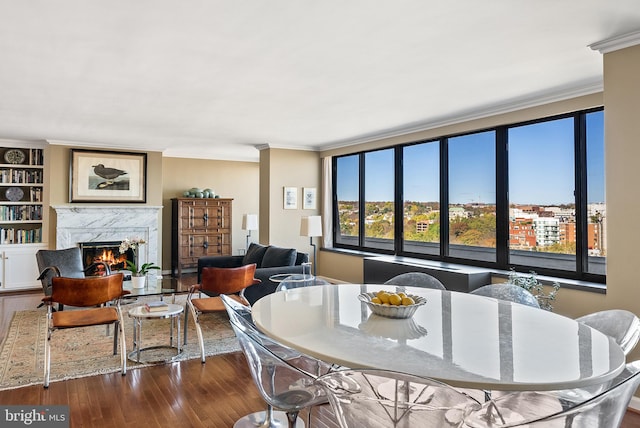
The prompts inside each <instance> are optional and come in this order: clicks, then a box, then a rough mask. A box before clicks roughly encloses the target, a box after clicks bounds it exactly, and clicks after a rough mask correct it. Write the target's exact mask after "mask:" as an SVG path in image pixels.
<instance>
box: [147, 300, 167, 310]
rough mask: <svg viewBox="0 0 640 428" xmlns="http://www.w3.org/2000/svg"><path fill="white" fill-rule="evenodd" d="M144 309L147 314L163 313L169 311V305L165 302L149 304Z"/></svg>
mask: <svg viewBox="0 0 640 428" xmlns="http://www.w3.org/2000/svg"><path fill="white" fill-rule="evenodd" d="M144 309H145V310H146V311H147V312H162V311H166V310H168V309H169V305H167V304H166V303H165V302H161V301H159V302H149V303H145V304H144Z"/></svg>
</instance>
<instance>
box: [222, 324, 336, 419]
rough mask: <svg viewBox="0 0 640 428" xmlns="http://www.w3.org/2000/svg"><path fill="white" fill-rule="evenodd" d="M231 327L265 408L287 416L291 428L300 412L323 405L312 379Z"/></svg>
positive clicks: (241, 330)
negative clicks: (265, 403) (268, 406)
mask: <svg viewBox="0 0 640 428" xmlns="http://www.w3.org/2000/svg"><path fill="white" fill-rule="evenodd" d="M231 326H232V327H233V331H234V332H235V334H236V337H237V338H238V341H239V342H240V347H241V348H242V351H243V352H244V355H245V357H246V358H247V363H248V364H249V369H250V371H251V376H252V377H253V380H254V382H255V384H256V386H257V388H258V391H259V392H260V395H262V398H263V399H264V400H265V401H266V402H267V404H269V405H270V406H273V407H274V408H276V409H280V410H282V411H284V412H285V413H286V414H287V419H288V422H289V427H290V428H293V427H294V426H295V424H296V421H297V419H298V413H299V412H300V411H301V410H303V409H305V408H307V407H311V406H314V405H316V404H321V403H323V402H326V395H325V394H324V391H323V389H322V387H321V386H320V385H317V384H316V383H315V378H314V377H312V376H309V375H308V374H307V373H305V372H303V371H301V370H299V369H297V368H296V367H294V366H293V365H291V364H288V363H287V362H286V361H285V360H283V359H282V358H280V357H279V356H278V355H276V354H275V353H274V352H272V351H271V350H270V349H269V348H268V347H266V346H265V345H264V344H263V343H261V342H260V341H258V340H256V339H255V338H254V337H252V336H250V335H248V334H247V333H246V332H245V331H244V329H243V328H242V327H241V326H239V325H237V324H236V323H234V322H231Z"/></svg>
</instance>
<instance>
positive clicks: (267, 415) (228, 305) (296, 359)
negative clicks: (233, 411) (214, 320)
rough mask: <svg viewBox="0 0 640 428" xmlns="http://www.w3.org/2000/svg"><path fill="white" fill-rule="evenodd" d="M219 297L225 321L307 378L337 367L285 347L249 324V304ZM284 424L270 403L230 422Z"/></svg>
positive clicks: (243, 427)
mask: <svg viewBox="0 0 640 428" xmlns="http://www.w3.org/2000/svg"><path fill="white" fill-rule="evenodd" d="M220 298H221V299H222V302H223V304H224V306H225V309H226V310H227V314H228V315H229V321H230V322H231V323H232V324H234V325H235V326H236V327H237V328H240V329H242V330H243V332H244V333H246V334H247V335H248V336H250V337H251V338H252V339H254V340H256V341H258V342H259V343H261V344H262V345H263V346H264V347H266V348H268V349H269V350H270V351H271V352H272V353H274V354H275V355H277V356H278V357H279V358H281V359H283V360H285V361H286V362H287V363H288V364H290V365H292V366H294V367H295V368H297V369H298V370H300V371H302V372H303V373H305V374H306V375H307V376H309V377H310V378H316V377H318V376H321V375H324V374H326V373H329V372H330V371H332V370H336V369H337V368H338V366H335V365H332V364H329V363H325V362H324V361H321V360H318V359H316V358H313V357H311V356H309V355H306V354H302V353H300V352H298V351H296V350H295V349H292V348H289V347H287V346H285V345H283V344H281V343H278V342H276V341H275V340H273V339H271V338H269V337H268V336H265V335H264V334H263V333H262V332H260V331H259V330H258V328H257V327H256V326H255V324H254V323H253V319H252V318H251V307H250V306H244V305H243V304H241V303H239V302H237V301H236V300H234V299H232V298H230V297H229V296H226V295H221V296H220ZM325 403H327V401H326V400H325V401H323V402H322V403H318V404H325ZM311 410H312V409H311V408H309V414H308V418H307V422H308V423H309V422H310V421H311ZM285 423H287V416H286V413H284V412H281V411H275V410H274V409H273V406H272V405H271V404H267V409H266V410H265V411H261V412H255V413H251V414H249V415H246V416H243V417H242V418H240V419H239V420H237V421H236V423H235V424H234V428H250V427H261V428H277V427H281V426H282V425H284V424H285ZM298 425H300V426H304V423H303V422H302V420H300V419H298V421H297V425H296V426H298Z"/></svg>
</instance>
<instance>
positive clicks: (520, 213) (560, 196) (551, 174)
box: [508, 117, 576, 270]
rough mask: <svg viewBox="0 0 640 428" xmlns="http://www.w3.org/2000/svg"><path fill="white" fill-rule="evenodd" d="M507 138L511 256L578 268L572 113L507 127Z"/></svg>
mask: <svg viewBox="0 0 640 428" xmlns="http://www.w3.org/2000/svg"><path fill="white" fill-rule="evenodd" d="M508 144H509V147H508V152H509V260H510V261H511V262H512V263H513V264H516V265H528V266H534V267H536V268H539V267H548V268H557V269H563V270H573V269H575V265H576V259H575V254H576V233H575V231H576V228H575V225H576V205H575V200H576V199H575V196H574V193H575V188H576V186H575V184H576V180H575V169H574V165H575V136H574V119H573V118H572V117H568V118H564V119H558V120H550V121H546V122H538V123H533V124H530V125H523V126H516V127H512V128H509V130H508Z"/></svg>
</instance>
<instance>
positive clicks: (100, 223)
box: [52, 205, 162, 265]
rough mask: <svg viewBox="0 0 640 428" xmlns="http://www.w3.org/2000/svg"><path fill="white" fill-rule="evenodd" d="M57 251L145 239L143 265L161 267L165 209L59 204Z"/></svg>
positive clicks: (140, 252)
mask: <svg viewBox="0 0 640 428" xmlns="http://www.w3.org/2000/svg"><path fill="white" fill-rule="evenodd" d="M52 208H53V209H54V210H55V212H56V248H57V249H64V248H69V247H74V246H76V245H78V243H79V242H90V241H122V240H123V239H125V238H142V239H144V240H145V241H146V242H147V244H146V245H143V246H142V247H141V248H140V251H139V254H138V257H139V258H140V260H139V262H140V263H147V262H153V263H156V264H158V265H159V264H160V260H159V242H158V240H159V238H158V225H159V224H160V212H161V210H162V207H161V206H149V205H140V206H132V205H126V206H123V205H82V206H78V205H57V206H52Z"/></svg>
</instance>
